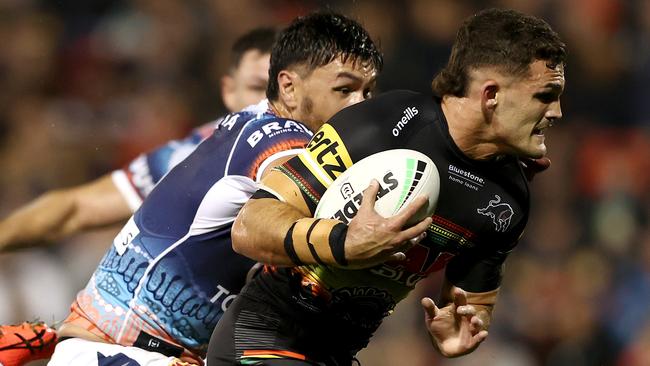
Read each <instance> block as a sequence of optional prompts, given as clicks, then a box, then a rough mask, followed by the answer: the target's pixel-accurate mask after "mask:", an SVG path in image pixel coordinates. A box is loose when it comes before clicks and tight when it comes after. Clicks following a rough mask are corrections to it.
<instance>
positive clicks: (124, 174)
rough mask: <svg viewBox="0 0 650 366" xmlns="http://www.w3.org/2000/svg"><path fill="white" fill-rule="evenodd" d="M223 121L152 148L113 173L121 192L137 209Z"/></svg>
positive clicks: (209, 124) (204, 126)
mask: <svg viewBox="0 0 650 366" xmlns="http://www.w3.org/2000/svg"><path fill="white" fill-rule="evenodd" d="M219 121H220V120H217V121H214V122H210V123H207V124H205V125H202V126H200V127H198V128H196V129H194V130H192V132H191V133H190V134H189V135H188V136H187V137H185V138H184V139H181V140H172V141H169V142H167V143H166V144H165V145H162V146H160V147H158V148H156V149H154V150H152V151H149V152H147V153H143V154H140V155H138V157H136V158H135V159H133V160H132V161H131V162H129V163H128V164H127V165H125V166H124V167H123V168H121V169H118V170H115V171H113V172H112V173H111V177H112V179H113V184H115V187H117V189H118V190H119V191H120V193H121V194H122V196H123V197H124V200H125V201H126V202H127V203H128V205H129V207H130V208H131V210H133V211H135V210H137V208H138V207H140V205H141V204H142V200H144V198H145V197H147V196H148V195H149V193H150V192H151V190H152V189H153V188H154V186H155V185H156V184H157V183H158V181H160V179H162V177H164V176H165V174H167V172H169V171H170V170H171V169H172V168H173V167H174V166H176V164H178V163H179V162H181V161H183V160H184V159H185V158H186V157H187V156H188V155H189V154H190V153H191V152H192V151H194V149H195V148H196V147H197V146H198V145H199V144H200V143H201V141H203V140H204V139H206V138H207V137H208V136H210V135H211V134H212V132H213V131H214V129H215V127H216V126H217V125H218V123H219Z"/></svg>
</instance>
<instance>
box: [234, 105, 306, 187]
mask: <svg viewBox="0 0 650 366" xmlns="http://www.w3.org/2000/svg"><path fill="white" fill-rule="evenodd" d="M311 137H312V132H311V131H310V130H309V129H308V128H307V127H306V126H305V125H303V124H301V123H298V122H296V121H292V120H287V119H283V118H267V119H263V120H259V121H256V122H255V123H250V124H248V125H247V126H246V127H244V128H243V129H242V131H241V134H240V135H239V137H238V138H237V141H236V145H235V146H234V147H233V149H232V151H231V152H230V154H229V156H228V157H227V159H228V160H227V162H226V170H225V174H226V175H239V176H246V177H248V178H250V179H252V180H254V181H255V182H259V181H260V180H261V177H262V174H263V173H264V171H265V170H266V169H267V168H268V167H269V165H270V164H271V163H272V162H273V161H275V160H277V159H280V158H284V157H288V156H294V155H297V154H299V153H300V152H302V151H303V149H304V147H305V145H307V143H308V142H309V139H310V138H311Z"/></svg>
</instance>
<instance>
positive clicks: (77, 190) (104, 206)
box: [0, 175, 131, 251]
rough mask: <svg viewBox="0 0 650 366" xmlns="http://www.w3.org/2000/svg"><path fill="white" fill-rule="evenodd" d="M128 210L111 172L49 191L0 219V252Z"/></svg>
mask: <svg viewBox="0 0 650 366" xmlns="http://www.w3.org/2000/svg"><path fill="white" fill-rule="evenodd" d="M130 215H131V210H130V208H129V206H128V204H127V203H126V201H125V200H124V198H123V197H122V195H121V194H120V192H119V191H118V189H117V188H116V187H115V185H114V184H113V182H112V180H111V178H110V175H105V176H103V177H101V178H99V179H96V180H95V181H93V182H90V183H87V184H84V185H81V186H78V187H74V188H70V189H65V190H56V191H50V192H48V193H46V194H44V195H42V196H41V197H39V198H37V199H36V200H34V201H33V202H31V203H29V204H27V205H25V206H23V207H21V208H20V209H18V210H17V211H15V212H14V213H13V214H11V215H9V216H8V217H7V218H5V219H4V220H2V221H0V251H4V250H8V249H17V248H21V247H26V246H33V245H42V244H47V243H51V242H53V241H56V240H59V239H62V238H65V237H67V236H70V235H72V234H75V233H78V232H80V231H82V230H88V229H92V228H99V227H103V226H106V225H110V224H114V223H116V222H120V221H122V220H125V219H127V218H128V217H129V216H130Z"/></svg>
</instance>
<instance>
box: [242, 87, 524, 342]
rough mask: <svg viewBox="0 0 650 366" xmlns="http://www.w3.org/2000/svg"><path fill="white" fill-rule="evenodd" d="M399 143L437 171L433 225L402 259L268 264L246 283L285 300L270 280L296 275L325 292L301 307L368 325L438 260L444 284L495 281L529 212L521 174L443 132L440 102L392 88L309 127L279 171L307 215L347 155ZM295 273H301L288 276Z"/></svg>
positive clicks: (508, 161) (472, 287)
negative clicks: (349, 265)
mask: <svg viewBox="0 0 650 366" xmlns="http://www.w3.org/2000/svg"><path fill="white" fill-rule="evenodd" d="M398 148H402V149H403V148H406V149H413V150H417V151H420V152H422V153H424V154H426V155H427V156H429V157H430V158H431V159H432V160H433V162H434V163H435V164H436V166H437V168H438V172H439V174H440V196H439V200H438V204H437V207H436V210H435V213H434V215H433V223H432V224H431V226H430V227H429V230H428V233H427V238H426V239H425V240H423V241H422V242H420V243H419V244H418V245H416V246H414V247H413V248H411V249H410V250H409V251H408V252H407V253H406V256H407V260H405V261H398V262H397V261H396V262H387V263H384V264H382V265H379V266H376V267H373V268H369V269H363V270H345V269H341V268H334V267H330V266H323V265H306V266H301V267H297V268H295V269H291V270H289V269H276V270H273V271H266V272H265V273H263V274H262V275H260V276H259V277H258V278H257V279H256V282H257V284H256V285H254V286H253V287H257V288H259V289H266V290H270V291H268V293H269V294H276V296H274V297H276V299H277V300H279V301H286V299H285V300H282V299H280V298H279V297H281V296H284V295H283V294H284V293H285V291H283V290H284V289H281V288H278V286H280V287H282V286H286V284H287V283H288V284H291V283H294V284H295V283H299V284H300V286H299V287H302V288H303V289H304V288H308V290H309V291H305V294H308V293H309V294H321V295H322V296H319V295H317V296H319V297H321V298H322V299H324V300H325V301H324V302H323V301H318V302H316V303H311V304H307V303H305V305H306V306H305V308H314V306H316V307H318V306H317V304H321V305H323V306H325V307H326V308H327V309H336V312H337V313H338V315H340V316H342V317H343V318H344V319H345V320H346V323H347V324H349V325H359V326H361V327H362V328H365V329H366V330H368V331H369V332H370V333H372V331H374V329H375V328H376V327H377V326H378V325H379V323H380V322H381V319H382V318H383V317H384V316H386V315H388V314H389V313H390V312H391V310H392V309H393V307H394V306H395V304H396V303H397V302H399V301H400V300H402V299H403V298H404V297H406V295H407V294H408V293H409V292H410V291H411V290H412V289H413V288H414V287H415V284H416V283H417V282H418V281H419V280H421V279H422V278H424V277H426V276H427V275H428V274H429V273H432V272H435V271H438V270H441V269H443V268H446V276H447V278H448V279H449V280H450V282H452V283H453V284H454V285H456V286H458V287H461V288H463V289H464V290H467V291H470V292H486V291H490V290H494V289H496V288H497V287H498V286H499V284H500V280H501V268H502V264H503V261H504V260H505V258H506V256H507V254H508V252H509V251H510V250H511V249H512V248H513V247H514V245H515V244H516V242H517V240H518V238H519V237H520V235H521V234H522V232H523V230H524V227H525V225H526V222H527V219H528V212H529V192H528V185H527V181H526V178H525V176H524V174H523V171H522V169H521V167H520V165H519V163H518V161H517V158H515V157H503V158H502V159H498V160H495V161H475V160H471V159H469V158H467V157H466V156H465V155H464V154H463V153H462V152H461V151H460V150H459V148H458V147H457V146H456V145H455V143H454V142H453V140H452V138H451V136H450V135H449V131H448V126H447V122H446V120H445V117H444V115H443V113H442V110H441V107H440V102H439V101H437V100H435V99H433V98H432V97H430V96H426V95H422V94H419V93H414V92H409V91H394V92H389V93H385V94H383V95H382V96H379V97H377V98H374V99H371V100H368V101H365V102H363V103H360V104H357V105H354V106H352V107H349V108H346V109H344V110H343V111H341V112H339V113H338V114H337V115H335V116H334V117H333V118H332V119H331V120H330V121H329V122H328V123H327V124H325V125H324V126H323V127H322V128H321V129H320V130H319V131H318V132H317V133H316V134H314V136H313V138H312V140H311V141H310V143H309V145H308V146H307V148H306V149H305V151H304V152H303V153H301V154H300V155H299V156H298V157H296V158H293V159H291V160H290V161H288V162H287V163H285V164H284V165H283V166H281V167H279V168H278V169H280V170H281V171H282V172H283V173H284V174H286V175H287V176H288V177H289V178H291V179H292V180H293V181H294V182H295V183H296V185H297V186H299V187H300V189H301V191H302V193H303V198H304V199H305V201H306V202H307V204H308V206H309V208H310V209H311V212H312V213H313V212H314V210H315V208H316V205H317V204H318V201H319V199H320V197H321V196H322V194H323V193H324V192H325V190H326V189H327V186H329V184H331V182H332V181H333V180H334V179H336V177H337V176H339V175H340V174H341V173H342V172H343V171H345V169H347V168H348V167H350V166H351V165H352V164H353V163H354V162H356V161H359V160H361V159H363V158H364V157H367V156H369V155H371V154H373V153H377V152H380V151H384V150H389V149H398ZM380 184H381V183H380ZM295 275H298V276H299V277H300V279H299V281H295V280H291V278H290V277H292V276H295ZM294 290H295V288H294ZM298 290H300V288H299V289H298ZM278 294H282V295H278ZM291 298H292V299H293V300H292V301H294V302H295V301H298V302H301V301H303V300H305V299H306V297H305V296H300V297H296V296H291ZM322 299H321V300H322ZM307 300H309V299H307ZM307 300H306V301H307ZM307 302H308V301H307Z"/></svg>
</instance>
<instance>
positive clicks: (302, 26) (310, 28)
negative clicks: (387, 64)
mask: <svg viewBox="0 0 650 366" xmlns="http://www.w3.org/2000/svg"><path fill="white" fill-rule="evenodd" d="M336 57H342V59H343V61H347V60H352V62H355V63H356V62H361V63H368V64H369V65H370V66H372V67H373V68H374V69H375V70H377V71H381V68H382V66H383V63H384V60H383V56H382V54H381V52H379V50H378V49H377V47H376V46H375V43H374V42H373V41H372V39H371V38H370V35H369V34H368V32H367V31H366V30H365V29H364V28H363V27H362V26H361V25H360V24H359V23H357V22H356V21H354V20H352V19H350V18H347V17H345V16H343V15H340V14H336V13H332V12H318V13H312V14H310V15H306V16H304V17H299V18H297V19H296V20H294V21H293V22H292V23H291V24H290V25H289V26H288V27H287V28H285V29H284V30H283V31H282V32H280V35H279V36H278V40H277V42H276V43H275V45H274V46H273V50H272V51H271V67H270V68H269V85H268V87H267V89H266V96H267V97H268V98H269V99H270V100H276V99H277V98H278V92H279V91H278V78H277V76H278V74H279V73H280V71H282V70H286V69H287V68H289V67H291V66H295V65H300V66H305V67H306V68H307V71H308V72H311V71H313V70H314V69H315V68H317V67H320V66H324V65H327V64H328V63H330V62H332V61H333V60H334V59H335V58H336Z"/></svg>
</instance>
